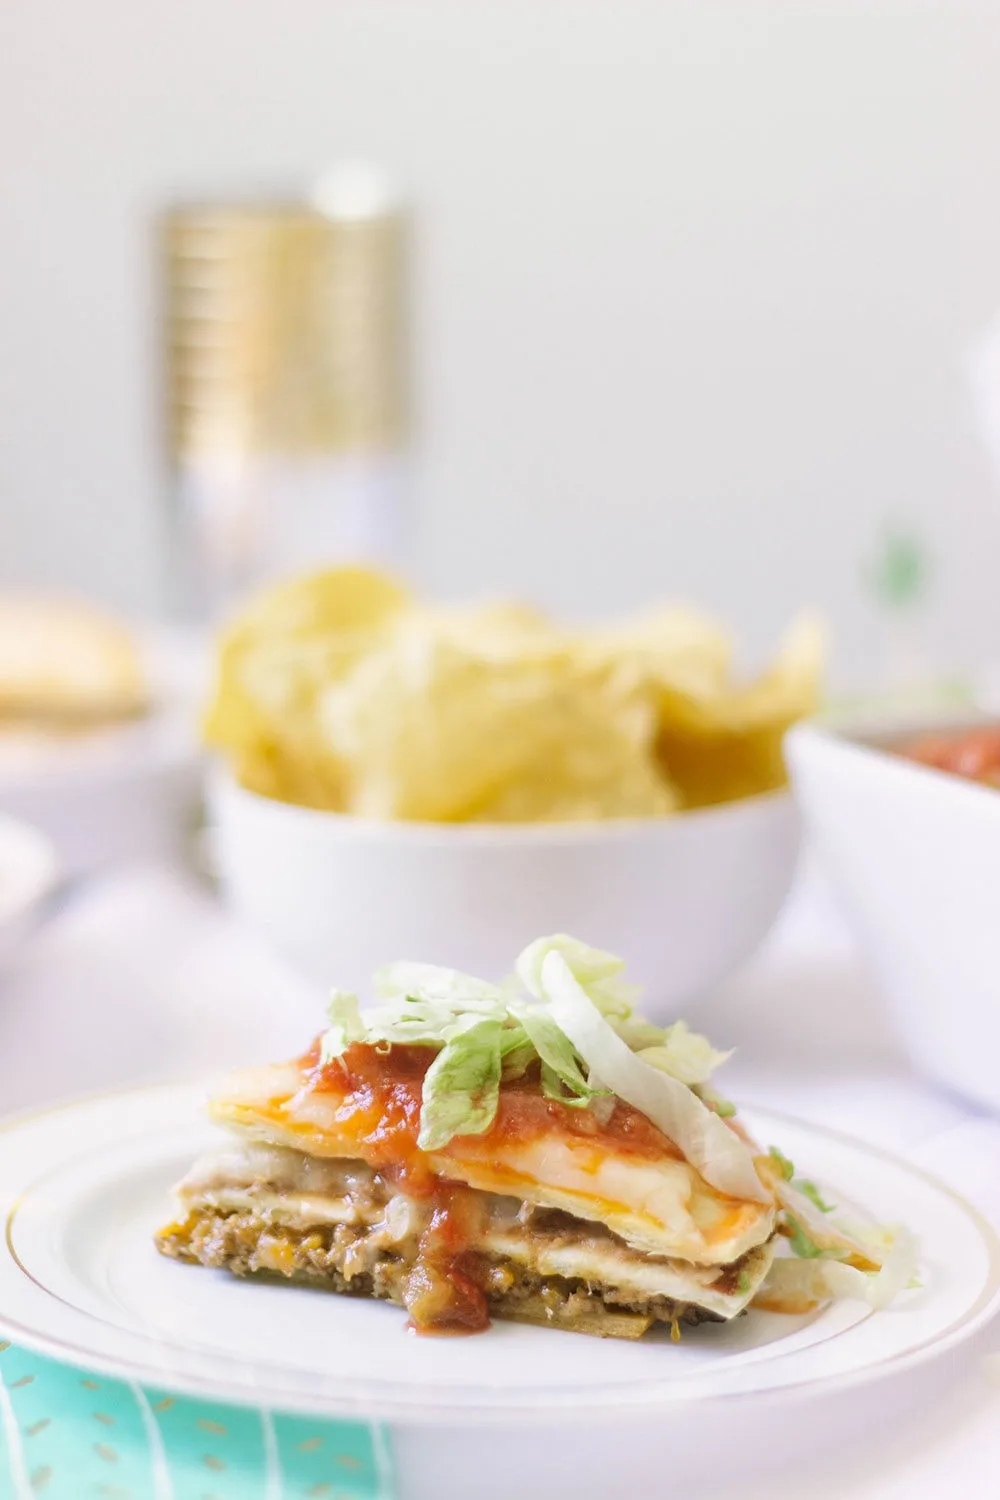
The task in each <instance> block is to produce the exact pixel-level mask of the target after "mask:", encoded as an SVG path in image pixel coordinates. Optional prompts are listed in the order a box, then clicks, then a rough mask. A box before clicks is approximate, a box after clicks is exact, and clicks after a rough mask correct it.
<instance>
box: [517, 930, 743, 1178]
mask: <svg viewBox="0 0 1000 1500" xmlns="http://www.w3.org/2000/svg"><path fill="white" fill-rule="evenodd" d="M533 948H535V949H536V950H537V948H538V945H537V944H534V945H533ZM529 952H531V950H529ZM537 957H538V955H537V953H533V954H532V962H531V963H530V964H525V965H524V966H523V967H522V964H521V963H520V962H519V964H518V968H517V972H518V975H519V977H521V978H522V979H523V980H524V982H525V984H526V986H527V987H528V988H529V989H530V990H531V992H532V993H533V994H534V995H535V996H536V998H537V999H538V1000H540V1001H541V1002H542V1003H544V1004H545V1005H547V1006H548V1008H549V1010H550V1011H551V1013H552V1015H553V1017H554V1019H555V1020H556V1022H557V1024H558V1025H559V1026H560V1027H561V1029H562V1030H563V1031H564V1032H565V1033H566V1035H567V1036H568V1037H569V1039H570V1041H571V1042H572V1043H573V1046H574V1047H575V1048H576V1050H577V1052H578V1053H579V1055H580V1057H582V1058H583V1060H584V1062H585V1063H586V1064H587V1066H588V1067H590V1068H593V1069H594V1070H595V1071H597V1070H599V1072H600V1076H601V1078H602V1079H604V1081H605V1083H606V1084H607V1085H608V1086H609V1087H610V1088H611V1089H613V1090H614V1092H615V1094H617V1096H618V1097H619V1099H624V1100H626V1101H627V1102H628V1103H629V1104H632V1105H634V1107H635V1108H636V1109H638V1110H641V1111H642V1113H643V1114H644V1115H646V1116H647V1118H648V1119H650V1120H652V1121H653V1123H654V1124H655V1125H658V1126H659V1127H660V1129H661V1130H662V1131H663V1133H664V1135H666V1136H667V1137H668V1138H669V1139H670V1140H672V1141H674V1142H675V1143H676V1145H678V1146H679V1147H680V1149H681V1151H683V1153H684V1155H685V1157H686V1158H687V1160H688V1161H689V1162H690V1163H691V1164H692V1166H694V1167H695V1168H697V1170H698V1171H699V1172H700V1173H701V1175H702V1176H703V1177H704V1178H705V1180H706V1182H710V1183H711V1184H712V1186H713V1187H716V1188H718V1189H719V1191H720V1192H723V1193H728V1194H730V1195H731V1196H733V1197H734V1198H744V1199H750V1200H752V1201H754V1202H758V1203H768V1202H771V1201H772V1200H771V1195H770V1194H769V1193H768V1191H767V1189H766V1188H765V1187H764V1185H763V1183H762V1182H761V1180H760V1178H759V1177H758V1175H757V1170H756V1168H755V1166H754V1161H753V1155H752V1153H751V1151H750V1149H749V1147H747V1146H746V1145H745V1143H744V1142H743V1141H742V1140H741V1139H740V1138H739V1136H737V1135H736V1133H735V1131H732V1130H730V1128H729V1126H728V1125H727V1124H726V1123H725V1121H724V1120H721V1119H720V1118H719V1116H718V1115H717V1114H715V1113H714V1112H713V1111H712V1110H710V1109H708V1108H707V1106H706V1105H704V1104H703V1103H702V1101H701V1100H700V1099H699V1098H698V1096H697V1094H695V1093H694V1092H693V1091H692V1090H691V1089H690V1088H688V1087H687V1086H686V1085H685V1084H683V1083H681V1082H680V1080H679V1079H676V1078H673V1077H672V1076H671V1075H670V1074H669V1073H662V1072H660V1071H659V1070H658V1069H656V1068H651V1067H650V1066H649V1064H648V1063H644V1062H643V1061H642V1059H641V1058H640V1057H638V1056H637V1055H636V1054H635V1053H634V1052H633V1051H632V1050H631V1048H630V1047H629V1046H628V1045H627V1044H626V1043H625V1042H624V1041H623V1040H622V1039H621V1037H620V1036H618V1034H617V1033H616V1032H615V1031H614V1030H613V1028H612V1027H611V1026H610V1025H609V1024H608V1021H607V1020H606V1018H605V1017H604V1016H603V1015H602V1014H601V1012H600V1010H599V1009H598V1007H597V1006H596V1005H594V1004H593V1002H592V1000H591V999H590V997H589V996H588V994H587V991H586V989H585V988H584V985H583V983H581V981H580V980H579V979H578V978H577V976H576V974H574V972H573V970H572V969H571V968H570V965H569V963H568V962H567V961H566V957H565V950H564V948H563V946H562V945H561V944H554V945H553V946H552V947H551V948H550V949H549V950H548V952H546V953H545V956H544V958H542V960H541V963H540V964H539V963H538V962H537ZM582 967H583V969H584V972H586V966H585V965H584V966H582Z"/></svg>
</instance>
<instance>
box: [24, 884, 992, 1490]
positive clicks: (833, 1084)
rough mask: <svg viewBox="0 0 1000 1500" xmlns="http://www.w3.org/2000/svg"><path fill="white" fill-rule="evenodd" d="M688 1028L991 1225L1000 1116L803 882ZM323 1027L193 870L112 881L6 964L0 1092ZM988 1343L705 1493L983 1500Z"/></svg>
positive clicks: (294, 1037) (316, 1006) (705, 1477)
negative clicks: (902, 1018) (952, 1084)
mask: <svg viewBox="0 0 1000 1500" xmlns="http://www.w3.org/2000/svg"><path fill="white" fill-rule="evenodd" d="M335 977H336V976H331V979H335ZM688 1020H689V1021H691V1022H692V1024H694V1025H697V1026H700V1027H702V1028H703V1029H704V1030H706V1031H707V1032H708V1033H709V1035H710V1036H711V1037H712V1039H713V1040H714V1041H715V1042H716V1043H717V1045H720V1046H735V1047H736V1048H737V1053H736V1056H735V1057H734V1058H733V1059H732V1060H731V1062H730V1063H729V1064H728V1066H727V1068H726V1071H725V1074H724V1075H723V1077H724V1080H725V1084H724V1087H725V1090H726V1092H727V1093H730V1094H732V1095H733V1096H734V1097H736V1098H737V1099H742V1100H745V1101H747V1102H752V1103H760V1104H766V1105H767V1106H769V1107H771V1108H775V1109H781V1110H786V1111H789V1112H792V1113H795V1114H797V1115H799V1116H801V1117H803V1118H806V1119H810V1120H815V1121H817V1122H819V1123H822V1124H828V1125H832V1126H835V1127H837V1128H839V1129H842V1130H845V1131H848V1132H850V1133H852V1134H855V1135H859V1136H863V1137H865V1138H866V1139H869V1140H871V1141H873V1142H875V1143H877V1144H879V1145H882V1146H884V1147H888V1148H889V1149H892V1150H894V1151H896V1152H898V1153H900V1154H909V1155H913V1156H914V1157H916V1158H918V1159H919V1160H920V1161H921V1162H922V1163H923V1164H924V1165H926V1166H928V1167H930V1168H931V1169H932V1170H934V1171H937V1172H938V1174H939V1175H941V1176H943V1177H947V1178H948V1179H949V1180H951V1181H952V1182H953V1183H954V1185H955V1186H956V1187H958V1188H959V1189H960V1190H962V1191H963V1192H965V1193H966V1195H967V1196H968V1197H970V1198H971V1199H973V1201H975V1202H976V1203H977V1205H978V1206H979V1207H980V1209H981V1210H982V1211H983V1212H985V1213H986V1214H987V1215H988V1216H990V1217H992V1218H993V1219H994V1221H996V1222H998V1223H1000V1123H997V1124H993V1123H992V1122H990V1121H989V1120H988V1119H986V1118H985V1117H982V1116H980V1115H979V1114H978V1113H977V1112H976V1111H974V1110H973V1109H972V1108H970V1107H969V1106H967V1105H965V1104H963V1102H962V1101H960V1100H957V1099H955V1098H952V1097H949V1096H946V1095H944V1094H942V1093H941V1092H940V1091H938V1090H935V1089H934V1088H932V1087H930V1086H929V1085H927V1084H926V1083H924V1082H922V1081H920V1080H918V1079H916V1078H914V1077H913V1075H912V1074H911V1073H910V1072H909V1071H908V1069H907V1067H906V1065H905V1061H904V1060H903V1058H902V1056H901V1053H900V1050H899V1048H898V1047H897V1045H896V1043H895V1041H894V1038H893V1036H892V1035H891V1033H890V1032H889V1030H888V1028H887V1025H886V1022H885V1020H884V1017H883V1015H882V1012H881V1009H880V1006H879V1003H878V999H877V996H876V995H875V993H874V991H873V989H872V988H871V985H870V984H869V982H868V981H867V979H866V978H865V975H864V971H863V968H862V966H861V964H860V963H859V960H858V957H857V955H856V953H855V951H854V949H853V946H852V944H851V942H850V939H849V938H848V935H847V933H846V930H845V929H844V927H843V926H842V924H841V922H840V920H839V917H838V915H837V913H836V911H835V910H834V908H833V906H832V904H831V902H830V900H829V897H828V895H827V893H826V892H825V890H824V888H823V887H822V884H821V882H820V881H819V880H818V879H817V878H816V876H815V874H814V873H812V872H807V873H806V874H805V875H804V876H803V878H802V880H801V881H800V886H799V889H798V891H797V892H796V895H795V897H794V898H793V900H792V901H791V902H790V903H789V908H788V910H787V911H786V913H785V916H784V918H783V919H782V921H781V923H780V924H779V927H778V928H777V930H776V931H775V933H774V934H773V936H772V938H771V940H770V941H769V943H768V945H767V947H766V949H765V951H764V952H763V953H762V954H761V955H760V957H759V958H758V959H757V960H756V961H755V962H754V964H753V965H752V966H751V967H750V968H749V969H748V970H747V971H746V972H745V973H744V974H743V975H742V976H740V977H739V979H737V980H736V981H734V982H733V983H731V984H730V985H729V986H728V987H727V988H726V989H725V990H724V992H723V993H721V994H719V995H717V996H715V997H714V998H713V999H712V1000H711V1001H710V1002H706V1003H705V1004H704V1006H702V1007H700V1008H697V1009H695V1010H693V1011H692V1012H690V1013H689V1015H688ZM321 1021H322V995H321V994H319V993H317V991H316V990H315V989H314V988H313V987H312V986H310V985H309V984H307V983H305V982H304V981H301V980H298V979H297V978H295V977H294V976H292V975H291V974H289V972H288V971H287V970H286V969H285V968H284V966H283V965H281V964H280V963H279V962H278V961H277V960H276V959H274V958H272V957H271V956H270V955H269V954H268V953H267V952H266V951H265V950H264V949H263V948H262V947H261V946H260V944H259V943H258V942H257V940H256V939H255V938H254V937H253V936H252V935H250V934H248V933H246V932H243V931H241V930H239V929H237V928H236V927H235V926H234V925H233V924H231V923H230V922H229V920H228V919H227V918H225V917H224V916H223V914H222V913H221V912H220V911H219V909H218V907H217V906H216V905H215V903H214V901H213V899H212V897H211V895H210V893H209V892H208V891H207V889H206V888H205V887H204V886H203V885H202V884H201V883H200V882H199V881H198V880H197V879H195V878H194V877H192V876H189V875H185V874H183V873H182V872H179V871H176V870H170V869H166V868H136V869H130V870H125V871H120V872H118V873H115V874H112V875H106V876H104V877H103V878H101V879H100V880H94V881H91V882H90V883H89V884H88V885H86V886H84V887H82V888H80V889H78V890H76V891H75V892H71V893H70V894H69V896H68V898H67V900H66V901H65V903H64V905H63V906H62V907H61V908H60V909H59V910H58V911H57V912H56V913H55V914H54V915H52V916H51V917H50V919H49V921H48V922H47V923H46V924H45V926H44V927H43V928H42V929H41V930H40V931H39V932H37V933H36V934H35V935H34V937H33V938H32V939H31V940H30V941H29V942H28V943H26V944H24V945H23V946H22V947H21V948H20V949H19V950H18V952H17V953H16V954H15V955H14V956H13V958H12V959H10V960H8V962H7V964H6V966H5V969H4V971H3V972H2V973H0V1104H2V1109H3V1112H4V1113H9V1112H11V1111H14V1110H19V1109H25V1108H29V1107H31V1106H33V1105H37V1104H39V1103H44V1102H48V1101H50V1100H52V1099H54V1098H57V1097H60V1096H66V1095H70V1094H73V1093H79V1092H82V1091H91V1090H95V1089H105V1088H108V1087H113V1086H115V1085H117V1084H128V1083H136V1082H143V1081H153V1080H159V1079H164V1078H181V1077H192V1076H195V1075H198V1074H204V1073H209V1072H214V1071H217V1070H220V1069H224V1068H226V1067H228V1066H230V1065H232V1064H237V1063H242V1062H246V1061H253V1060H261V1059H268V1058H277V1057H281V1056H283V1055H293V1054H296V1053H298V1052H300V1051H301V1049H302V1046H303V1044H304V1042H305V1041H306V1040H307V1039H308V1038H309V1037H310V1036H311V1035H312V1034H313V1033H314V1032H315V1031H316V1030H318V1029H319V1026H320V1024H321ZM993 1349H996V1350H1000V1325H997V1326H996V1327H994V1328H991V1329H988V1330H986V1332H985V1333H984V1334H983V1335H981V1336H980V1337H979V1339H978V1340H977V1341H976V1343H975V1344H973V1345H969V1346H966V1347H965V1348H964V1349H962V1350H960V1351H957V1352H956V1353H955V1354H954V1355H952V1356H949V1357H947V1358H946V1359H943V1360H941V1361H939V1362H937V1363H936V1364H933V1365H931V1366H928V1367H926V1368H924V1369H921V1370H919V1371H916V1372H914V1373H913V1374H912V1375H911V1376H909V1377H905V1378H903V1379H897V1380H895V1381H893V1382H886V1383H883V1384H882V1385H880V1386H876V1387H872V1388H870V1389H867V1390H863V1391H861V1392H856V1393H853V1394H845V1395H843V1396H840V1397H838V1398H836V1400H835V1401H834V1402H826V1403H823V1404H820V1403H816V1402H811V1403H804V1404H802V1405H800V1406H798V1407H797V1408H796V1409H795V1412H794V1415H793V1414H792V1413H789V1416H788V1420H787V1422H786V1423H785V1424H784V1425H783V1426H782V1427H781V1441H780V1443H776V1442H774V1441H769V1442H768V1443H766V1444H765V1443H762V1442H758V1443H756V1444H749V1445H745V1446H744V1447H743V1448H742V1449H740V1451H739V1452H737V1451H736V1449H735V1448H734V1450H733V1451H730V1452H729V1453H722V1452H719V1453H717V1454H715V1455H714V1456H713V1460H712V1462H711V1464H705V1462H704V1461H700V1463H699V1467H698V1470H697V1479H698V1488H697V1493H698V1496H699V1500H735V1497H736V1495H737V1494H738V1495H739V1497H740V1500H756V1497H757V1496H760V1497H761V1500H763V1497H764V1496H765V1495H766V1496H767V1500H785V1497H787V1500H793V1497H794V1500H803V1497H809V1500H825V1497H830V1500H833V1497H837V1500H876V1497H877V1500H904V1497H905V1500H948V1497H951V1496H952V1495H955V1496H961V1497H962V1500H979V1497H980V1496H982V1497H983V1500H986V1497H991V1500H992V1497H994V1496H995V1495H996V1493H997V1482H998V1481H996V1480H995V1479H993V1478H992V1477H991V1473H992V1471H994V1470H995V1469H998V1468H1000V1370H998V1371H997V1372H995V1373H992V1374H991V1373H990V1372H989V1370H988V1367H987V1365H986V1364H985V1363H984V1357H985V1356H986V1355H987V1354H988V1353H989V1352H990V1351H992V1350H993ZM998 1363H1000V1362H998ZM734 1436H735V1434H734ZM736 1447H739V1445H736ZM674 1477H675V1479H676V1478H679V1477H680V1476H679V1475H678V1474H676V1473H675V1476H674ZM671 1492H676V1491H675V1490H672V1491H671ZM687 1493H690V1491H687Z"/></svg>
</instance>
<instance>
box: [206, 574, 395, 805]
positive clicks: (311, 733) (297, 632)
mask: <svg viewBox="0 0 1000 1500" xmlns="http://www.w3.org/2000/svg"><path fill="white" fill-rule="evenodd" d="M408 602H409V601H408V596H407V594H406V593H405V591H404V590H403V589H402V587H401V586H400V585H399V584H397V583H395V582H394V581H393V580H391V579H389V578H387V577H385V576H384V575H382V574H380V573H374V572H369V571H368V570H366V569H363V568H335V569H328V570H326V571H324V572H322V573H315V574H310V575H307V576H306V577H301V578H293V579H290V580H288V581H286V582H284V583H281V584H278V585H277V586H275V587H274V588H272V589H269V590H268V591H267V592H266V593H264V594H263V595H262V596H261V597H260V598H258V599H256V600H255V601H253V602H252V604H251V605H250V606H249V607H248V608H247V609H246V610H245V611H244V612H243V613H242V614H241V615H239V616H238V617H237V618H236V619H235V620H234V621H233V622H232V623H231V624H230V626H229V628H228V629H227V631H226V632H225V634H224V636H223V639H222V642H221V645H220V648H219V656H218V665H217V672H216V683H215V693H214V697H213V699H212V702H211V704H210V706H209V709H208V712H207V714H206V718H205V737H206V740H207V742H208V743H209V744H210V745H212V746H214V747H215V748H217V749H220V750H223V751H225V752H226V753H227V754H229V755H230V757H231V758H232V760H233V763H234V769H235V772H236V775H237V777H238V779H239V780H240V782H241V783H242V784H243V785H244V786H247V787H248V788H250V789H251V790H253V791H258V792H261V793H262V794H263V795H266V796H273V797H279V798H284V800H287V801H295V802H302V803H305V804H306V805H308V806H312V807H323V808H337V807H340V806H342V804H343V797H344V792H343V771H342V768H341V767H340V766H339V765H338V764H337V763H336V761H335V759H333V758H332V757H331V755H330V752H329V748H328V746H327V745H326V744H325V742H324V740H323V738H322V736H321V734H320V732H319V727H318V723H317V718H316V700H317V697H318V695H319V693H320V692H321V691H323V690H324V689H325V688H326V687H327V686H328V685H329V684H330V683H331V682H333V681H336V679H337V678H339V677H341V676H342V675H343V674H344V673H345V672H347V671H349V670H350V669H351V668H352V667H353V666H354V664H355V663H356V662H357V661H358V660H359V659H360V658H361V657H363V656H364V655H366V654H367V653H368V652H369V651H370V650H372V649H373V647H374V645H375V644H376V643H377V642H378V641H379V640H381V639H382V638H383V636H384V633H385V632H386V631H387V629H388V628H389V626H390V624H391V622H392V620H393V619H394V618H395V617H396V616H397V615H398V614H399V613H400V612H401V611H402V610H403V609H404V608H406V607H407V605H408Z"/></svg>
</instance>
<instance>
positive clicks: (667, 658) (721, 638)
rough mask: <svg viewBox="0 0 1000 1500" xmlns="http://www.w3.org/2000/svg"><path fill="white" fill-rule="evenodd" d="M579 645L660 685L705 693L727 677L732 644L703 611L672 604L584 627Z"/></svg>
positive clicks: (599, 658) (720, 683) (582, 648)
mask: <svg viewBox="0 0 1000 1500" xmlns="http://www.w3.org/2000/svg"><path fill="white" fill-rule="evenodd" d="M579 649H580V651H581V652H582V653H584V654H585V655H587V656H591V655H592V656H594V657H595V658H596V659H598V660H601V661H609V662H629V663H630V664H631V665H633V666H634V667H635V668H636V669H637V670H639V671H641V672H643V673H644V674H646V675H648V676H650V677H652V678H653V680H654V681H656V682H658V683H661V684H663V685H664V686H670V685H674V686H677V687H681V688H686V689H689V690H690V691H692V692H710V691H711V690H712V689H713V688H721V687H722V686H723V685H724V684H725V682H726V681H727V679H728V675H729V670H730V663H731V661H732V654H733V643H732V639H731V637H730V634H729V632H728V631H727V630H724V629H723V628H722V626H720V625H718V624H717V623H716V622H715V621H714V620H711V619H709V618H708V616H707V615H703V614H700V613H699V612H698V611H697V610H693V609H688V608H686V607H682V606H679V605H678V606H673V607H666V608H663V609H657V610H652V611H650V612H649V613H647V614H644V615H638V616H636V618H635V619H632V620H626V621H624V622H622V623H620V624H614V625H604V626H601V627H599V628H598V629H596V630H590V631H587V632H585V633H584V634H583V635H582V636H581V638H580V641H579Z"/></svg>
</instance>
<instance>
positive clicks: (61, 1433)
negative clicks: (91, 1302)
mask: <svg viewBox="0 0 1000 1500" xmlns="http://www.w3.org/2000/svg"><path fill="white" fill-rule="evenodd" d="M394 1495H395V1486H394V1484H393V1479H392V1464H391V1458H390V1453H389V1441H388V1434H387V1433H386V1431H385V1430H384V1428H382V1427H381V1426H378V1425H374V1424H369V1423H366V1422H342V1421H331V1420H328V1419H324V1418H315V1417H297V1416H285V1415H282V1414H281V1413H280V1412H269V1411H264V1410H255V1409H253V1408H251V1407H241V1406H228V1405H222V1404H218V1403H215V1402H207V1401H201V1400H195V1399H192V1398H191V1397H188V1396H177V1395H172V1394H171V1393H170V1392H169V1391H166V1390H157V1389H154V1388H153V1387H151V1386H143V1385H137V1384H133V1383H132V1382H130V1381H122V1380H112V1379H108V1378H107V1377H105V1376H103V1375H94V1374H89V1373H88V1372H87V1371H85V1370H79V1369H75V1368H74V1367H72V1366H70V1365H64V1364H58V1363H56V1362H55V1361H54V1360H50V1359H43V1358H42V1357H41V1356H40V1355H37V1354H32V1353H30V1352H29V1351H28V1350H26V1349H21V1348H19V1347H17V1346H16V1345H12V1344H7V1343H3V1342H0V1500H36V1497H38V1496H41V1497H42V1500H393V1497H394Z"/></svg>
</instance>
